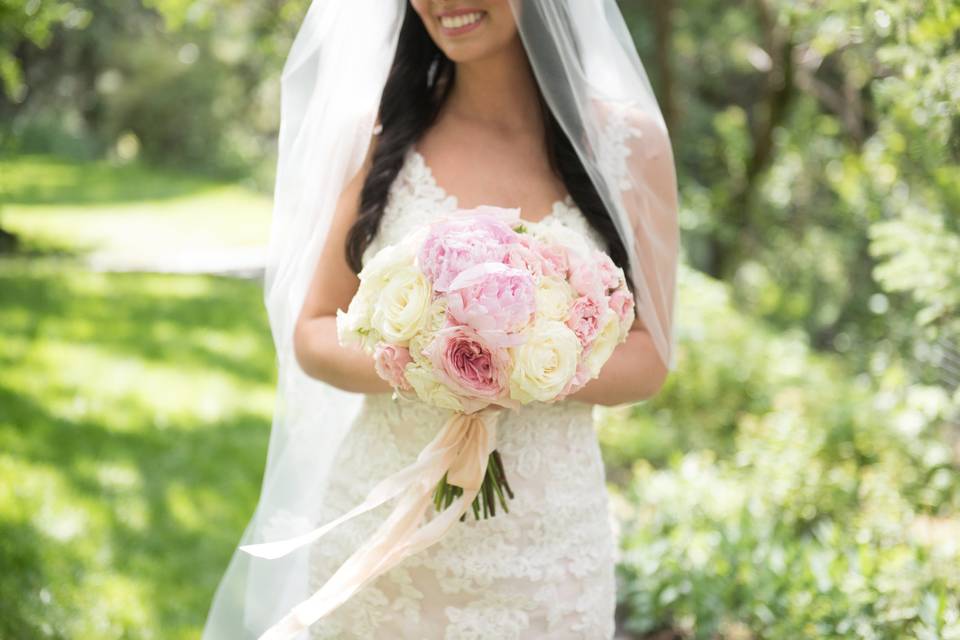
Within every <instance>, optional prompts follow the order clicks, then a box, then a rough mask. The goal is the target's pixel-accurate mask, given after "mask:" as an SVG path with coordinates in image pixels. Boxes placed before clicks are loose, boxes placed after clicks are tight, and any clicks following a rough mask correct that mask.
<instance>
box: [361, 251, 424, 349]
mask: <svg viewBox="0 0 960 640" xmlns="http://www.w3.org/2000/svg"><path fill="white" fill-rule="evenodd" d="M431 296H432V289H431V287H430V283H429V282H428V281H427V278H426V277H425V276H424V275H423V274H422V273H421V272H420V270H419V269H417V268H416V267H414V266H413V265H412V264H407V265H406V266H405V267H400V268H397V269H394V270H393V271H392V272H391V274H390V278H389V280H387V281H386V282H384V283H383V284H382V288H381V289H380V295H379V296H378V297H377V302H376V304H375V305H374V309H373V315H372V317H371V318H370V324H371V326H372V327H373V328H374V330H376V331H377V332H379V333H380V335H381V336H383V339H384V340H386V341H387V342H392V343H395V344H401V343H404V342H406V341H408V340H409V339H410V338H412V337H413V336H414V334H416V333H417V331H419V330H420V328H421V327H422V326H423V324H424V322H425V321H426V319H427V311H428V309H429V308H430V298H431Z"/></svg>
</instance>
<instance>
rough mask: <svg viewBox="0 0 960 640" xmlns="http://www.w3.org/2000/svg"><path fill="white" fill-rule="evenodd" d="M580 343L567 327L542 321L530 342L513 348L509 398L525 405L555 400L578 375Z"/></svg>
mask: <svg viewBox="0 0 960 640" xmlns="http://www.w3.org/2000/svg"><path fill="white" fill-rule="evenodd" d="M580 349H581V347H580V341H579V340H577V336H576V334H575V333H574V332H573V331H571V330H570V328H569V327H567V325H565V324H563V323H562V322H560V321H558V320H543V321H540V322H538V323H537V324H536V326H535V327H534V328H533V330H532V331H531V332H530V339H529V340H528V341H527V342H526V343H524V344H522V345H520V346H518V347H516V348H515V351H514V359H513V361H514V365H513V370H512V371H511V372H510V397H511V398H513V399H514V400H519V401H520V402H522V403H524V404H526V403H528V402H532V401H533V400H540V401H541V402H548V401H550V400H553V399H554V398H556V397H557V396H558V395H559V394H560V392H561V391H562V390H563V388H564V387H565V386H566V385H567V383H568V382H569V381H570V379H571V378H573V376H574V374H575V373H576V372H577V361H578V360H579V357H580Z"/></svg>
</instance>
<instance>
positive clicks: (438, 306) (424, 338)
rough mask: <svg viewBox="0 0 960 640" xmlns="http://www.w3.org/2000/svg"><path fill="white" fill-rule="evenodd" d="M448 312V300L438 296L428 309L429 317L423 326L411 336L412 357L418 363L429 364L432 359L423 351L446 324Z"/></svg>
mask: <svg viewBox="0 0 960 640" xmlns="http://www.w3.org/2000/svg"><path fill="white" fill-rule="evenodd" d="M446 314H447V301H446V300H445V299H443V298H437V299H436V300H434V301H433V303H431V305H430V308H429V309H427V318H426V320H425V321H424V323H423V327H421V329H420V331H418V332H417V333H416V334H415V335H414V336H413V337H412V338H410V345H409V348H410V357H411V358H413V361H414V362H416V363H417V364H420V365H423V366H429V363H430V360H429V358H427V357H426V356H424V355H423V354H422V351H423V349H425V348H426V347H427V345H429V344H430V342H432V341H433V338H434V334H435V333H436V332H437V331H439V330H440V329H441V328H442V327H443V326H444V324H445V322H446Z"/></svg>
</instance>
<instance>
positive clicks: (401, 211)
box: [310, 150, 617, 640]
mask: <svg viewBox="0 0 960 640" xmlns="http://www.w3.org/2000/svg"><path fill="white" fill-rule="evenodd" d="M454 209H456V199H455V198H454V197H452V196H449V195H447V194H446V193H445V192H444V191H443V190H442V189H440V188H439V187H438V186H437V183H436V181H435V180H434V179H433V176H432V174H431V172H430V170H429V167H427V165H426V163H425V162H424V160H423V158H422V156H420V155H419V154H418V153H416V152H415V151H413V150H411V151H410V152H408V154H407V157H406V159H405V163H404V166H403V168H402V170H401V172H400V173H399V174H398V176H397V179H396V180H395V181H394V183H393V185H392V186H391V191H390V196H389V199H388V204H387V207H386V209H385V211H384V216H383V219H382V220H381V227H380V231H379V233H378V235H377V237H376V239H375V241H374V243H372V244H371V245H370V247H369V248H368V251H367V252H366V253H365V254H364V257H365V259H366V258H367V257H370V256H371V255H372V254H373V252H375V251H377V250H378V249H379V248H380V247H382V246H384V244H385V243H392V242H396V241H397V240H399V239H400V238H401V237H402V236H403V235H404V234H406V233H407V232H409V231H411V230H412V229H413V228H415V227H416V226H417V225H420V224H423V223H424V222H426V221H427V220H430V219H431V218H432V217H434V216H437V215H440V214H442V213H445V212H450V211H452V210H454ZM544 222H546V223H548V224H565V225H568V226H570V227H572V228H574V229H577V230H580V231H582V232H583V233H585V234H586V235H587V236H588V237H590V238H591V242H593V243H594V244H595V246H598V247H603V246H604V245H603V241H602V238H601V237H600V236H599V235H598V234H596V233H595V232H592V229H590V228H589V225H588V224H587V222H586V220H584V219H583V217H582V214H580V212H579V210H578V209H577V208H576V207H575V206H573V205H572V203H571V202H570V201H569V200H568V201H566V202H559V203H556V204H555V205H554V207H553V211H552V212H551V213H550V214H549V216H548V217H547V218H545V219H544ZM450 413H451V412H450V411H449V410H445V409H439V408H436V407H431V406H429V405H426V404H424V403H422V402H418V401H411V400H404V399H402V398H397V399H393V397H392V396H391V395H390V394H372V395H368V396H365V398H364V402H363V405H362V408H361V411H360V413H359V415H358V416H357V418H356V420H355V422H354V424H353V425H352V427H351V430H350V431H349V433H348V434H347V436H346V437H345V439H344V442H343V444H342V445H341V447H340V449H339V450H338V452H337V457H336V460H335V462H334V467H333V469H332V471H331V480H330V485H329V489H328V492H327V496H326V500H325V503H324V505H323V510H322V514H321V521H322V522H328V521H330V520H332V519H334V518H336V517H338V516H339V515H341V514H343V513H345V512H346V511H348V510H349V509H351V508H352V507H354V506H355V505H357V504H359V503H360V502H362V501H363V499H364V498H365V497H366V494H367V492H368V491H369V490H370V489H371V488H372V487H373V486H374V485H375V484H376V483H377V482H379V481H380V480H381V479H382V478H384V477H385V476H387V475H388V474H390V473H393V472H394V471H397V470H399V469H401V468H402V467H404V466H406V465H408V464H410V463H411V462H413V461H414V460H415V459H416V457H417V454H418V453H419V452H420V451H421V450H422V449H423V447H424V446H425V445H426V444H427V443H428V442H429V441H430V440H431V439H432V438H433V437H434V435H436V433H437V432H438V431H439V429H440V428H441V427H442V426H443V424H444V423H445V421H446V419H447V418H448V417H449V416H450ZM593 425H594V422H593V407H592V405H588V404H584V403H581V402H576V401H565V402H562V403H557V404H542V403H533V404H530V405H526V406H524V407H522V408H521V409H519V410H517V411H506V412H504V413H503V414H502V417H501V420H500V422H499V424H498V427H497V433H498V444H497V448H498V450H499V451H500V453H501V458H502V460H503V463H504V468H505V472H506V473H507V475H508V478H509V479H510V483H511V486H512V487H513V490H514V494H515V498H514V499H513V500H511V501H510V502H509V506H510V512H509V513H502V512H500V511H498V513H497V515H496V516H495V517H493V518H489V519H486V520H474V518H473V515H472V512H470V511H469V510H468V516H467V519H466V520H465V521H464V522H458V523H456V524H455V525H454V527H453V528H452V529H451V530H450V531H448V532H447V534H446V535H445V536H444V537H443V538H442V539H441V540H440V541H439V542H437V543H436V544H434V545H432V546H431V547H428V548H427V549H425V550H423V551H421V552H420V553H418V554H415V555H413V556H410V557H409V558H407V559H405V560H404V561H403V562H401V563H400V564H399V565H397V566H396V567H394V568H393V569H391V570H390V571H388V572H387V573H385V574H384V575H382V576H380V577H379V578H377V579H376V580H374V581H373V582H371V583H370V584H368V585H367V586H365V587H363V588H362V589H361V590H360V591H358V592H357V593H356V594H355V595H354V597H353V598H351V599H350V600H348V601H347V602H345V603H344V604H342V605H341V606H340V607H339V608H338V609H336V610H335V611H333V612H332V613H331V614H329V615H328V616H326V617H325V618H323V619H321V620H319V621H318V622H317V623H315V624H314V625H313V626H312V627H311V629H310V632H311V637H312V638H315V639H321V638H322V639H331V638H338V639H341V640H343V639H347V638H363V639H364V640H369V639H371V638H390V639H391V640H392V639H394V638H396V639H401V638H411V639H413V638H416V639H418V640H420V639H441V638H442V639H444V640H494V639H496V640H508V639H515V640H520V639H523V640H528V639H547V638H550V639H552V640H567V639H574V638H576V639H582V640H609V639H610V638H612V637H613V634H614V608H615V602H616V597H615V591H616V589H615V577H614V566H615V563H616V554H617V549H616V544H615V541H614V537H613V530H614V528H613V523H612V522H611V520H610V512H609V510H608V496H607V492H606V486H605V472H604V467H603V462H602V459H601V456H600V449H599V445H598V443H597V439H596V433H595V431H594V426H593ZM317 428H323V425H317ZM393 507H394V502H393V501H391V502H389V503H387V504H384V505H381V506H380V507H378V508H377V509H374V510H373V511H370V512H368V513H365V514H363V515H361V516H359V517H357V518H354V519H352V520H350V521H348V522H346V523H344V524H342V525H340V526H339V527H337V528H336V529H334V530H333V531H331V532H330V533H328V534H327V535H325V536H324V537H323V538H322V539H321V540H319V541H318V542H317V543H315V544H314V545H313V547H312V548H311V552H310V556H311V559H310V563H311V585H310V587H311V592H312V591H313V590H315V589H317V588H319V587H320V586H321V585H322V584H323V583H324V582H325V581H326V580H327V579H328V578H329V577H330V575H332V574H333V572H334V571H335V570H336V569H337V568H338V567H339V566H340V565H341V564H342V563H343V561H344V560H345V559H346V558H347V557H348V556H349V555H350V554H351V553H352V552H353V551H354V550H355V549H356V548H357V546H358V545H359V544H360V543H361V542H363V541H364V540H366V539H367V538H368V537H369V536H370V535H371V534H372V533H373V531H374V530H375V529H376V528H377V526H378V525H379V524H380V523H381V522H382V521H383V520H384V519H385V518H386V516H387V515H388V514H389V513H390V511H391V510H392V509H393Z"/></svg>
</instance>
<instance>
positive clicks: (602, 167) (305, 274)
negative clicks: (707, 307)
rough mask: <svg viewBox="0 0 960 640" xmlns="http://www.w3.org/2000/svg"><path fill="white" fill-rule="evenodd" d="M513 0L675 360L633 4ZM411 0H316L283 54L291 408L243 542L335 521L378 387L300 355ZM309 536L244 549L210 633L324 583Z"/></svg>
mask: <svg viewBox="0 0 960 640" xmlns="http://www.w3.org/2000/svg"><path fill="white" fill-rule="evenodd" d="M507 1H508V2H509V3H510V5H511V8H512V10H513V12H514V16H515V17H516V18H517V25H518V28H519V32H520V37H521V40H522V42H523V45H524V48H525V49H526V52H527V55H528V58H529V61H530V65H531V67H532V70H533V72H534V75H535V77H536V80H537V82H538V84H539V87H540V90H541V92H542V93H543V96H544V98H545V100H546V102H547V104H548V105H549V107H550V109H551V110H552V111H553V114H554V115H555V117H556V118H557V120H558V121H559V123H560V124H561V126H562V127H563V129H564V131H565V132H566V133H567V135H568V137H569V138H570V139H571V142H572V143H573V146H574V148H575V149H576V152H577V154H578V155H579V157H580V159H581V161H582V163H583V165H584V167H585V168H586V170H587V173H588V174H589V176H590V178H591V179H592V181H593V183H594V185H595V186H596V188H597V191H598V192H599V194H600V197H601V199H602V200H603V202H604V204H605V205H606V208H607V210H608V212H609V213H610V215H611V218H612V220H613V222H614V225H615V226H616V229H617V232H618V233H619V235H620V237H621V239H622V240H623V243H624V246H625V248H626V250H627V256H628V259H629V263H630V265H629V270H628V271H629V273H630V275H631V277H632V281H633V285H634V295H635V299H636V310H637V315H638V316H639V318H640V320H641V321H642V323H643V325H644V328H645V329H646V330H647V331H648V333H649V334H650V337H651V340H652V343H653V344H654V346H655V348H656V352H657V354H658V356H659V358H660V359H661V361H662V362H663V363H664V364H665V365H666V366H667V368H668V369H669V370H673V369H674V366H675V355H676V354H675V351H676V350H675V344H676V336H675V332H674V331H673V326H674V292H675V279H676V272H677V260H678V250H679V231H678V227H677V192H676V178H675V173H674V163H673V155H672V151H671V147H670V140H669V137H668V132H667V130H666V126H665V123H664V120H663V116H662V115H661V112H660V109H659V107H658V104H657V101H656V98H655V97H654V94H653V90H652V88H651V86H650V82H649V79H648V78H647V74H646V72H645V70H644V68H643V65H642V63H641V62H640V59H639V57H638V56H637V53H636V50H635V48H634V45H633V40H632V38H631V36H630V33H629V31H628V30H627V27H626V25H625V23H624V20H623V16H622V15H621V13H620V10H619V8H618V7H617V4H616V2H615V1H614V0H507ZM408 2H409V0H313V2H312V3H311V5H310V7H309V9H308V11H307V13H306V16H305V18H304V21H303V24H302V26H301V27H300V30H299V31H298V33H297V36H296V38H295V40H294V42H293V46H292V47H291V49H290V52H289V55H288V57H287V60H286V63H285V65H284V68H283V74H282V83H281V122H280V133H279V156H278V163H277V175H276V184H275V192H274V208H273V218H272V225H271V230H270V239H269V248H268V254H267V265H266V272H265V276H264V303H265V305H266V308H267V311H268V315H269V320H270V328H271V332H272V334H273V340H274V345H275V348H276V353H277V361H276V362H277V370H278V377H277V396H276V408H275V412H274V418H273V425H272V430H271V433H270V441H269V449H268V454H267V463H266V469H265V472H264V478H263V484H262V488H261V494H260V499H259V503H258V505H257V507H256V510H255V512H254V514H253V516H252V518H251V520H250V522H249V524H248V525H247V528H246V530H245V531H244V533H243V535H242V538H241V539H240V541H239V542H238V547H239V546H240V545H245V544H252V543H259V542H265V541H270V540H277V539H283V538H289V537H293V536H295V535H298V534H301V533H304V532H307V531H309V530H311V529H313V528H314V527H315V526H317V525H318V524H320V523H318V522H317V518H318V514H319V513H320V510H321V507H322V504H323V500H324V492H325V487H326V485H327V479H328V473H329V469H330V466H331V464H332V462H333V460H334V456H335V454H336V451H337V447H338V446H339V445H340V443H341V442H342V440H343V437H344V436H345V435H346V433H347V431H348V430H349V428H350V426H351V425H352V424H353V422H354V420H355V418H356V417H357V414H358V411H359V408H360V403H361V400H362V398H363V396H362V395H360V394H354V393H349V392H345V391H342V390H340V389H337V388H336V387H333V386H331V385H328V384H325V383H323V382H320V381H318V380H316V379H313V378H310V377H308V376H307V375H306V374H305V373H304V372H303V371H302V370H301V369H300V367H299V365H298V363H297V361H296V359H295V357H294V351H293V331H294V326H295V323H296V319H297V316H298V315H299V312H300V308H301V306H302V304H303V300H304V298H305V294H306V288H307V286H308V284H309V282H310V279H311V276H312V273H313V269H314V266H315V264H316V261H317V259H318V257H319V255H320V251H321V249H322V248H323V245H324V241H325V238H326V235H327V231H328V229H329V226H330V222H331V219H332V216H333V212H334V209H335V206H336V204H337V200H338V198H339V195H340V193H341V191H342V189H343V187H344V186H345V185H346V183H347V182H348V181H349V179H350V178H351V177H352V176H353V175H355V173H356V172H357V171H358V170H359V169H360V166H361V164H362V162H363V159H364V157H365V155H366V152H367V147H368V145H369V143H370V140H371V134H372V131H373V128H374V125H375V123H376V119H377V109H378V105H379V101H380V97H381V94H382V91H383V87H384V83H385V82H386V79H387V74H388V72H389V70H390V66H391V63H392V61H393V56H394V51H395V48H396V45H397V40H398V35H399V33H400V28H401V25H402V22H403V20H404V16H405V14H406V6H407V3H408ZM451 4H452V5H456V3H455V2H454V3H451ZM424 81H425V82H426V79H424ZM625 270H627V269H626V268H625ZM223 499H224V500H229V499H231V498H230V496H223ZM308 551H309V549H308V548H304V549H301V550H298V551H297V552H294V553H291V554H289V555H286V556H283V557H281V558H276V559H264V558H257V557H253V556H250V555H247V554H245V553H243V552H242V551H240V550H239V548H238V549H235V550H234V553H233V556H232V558H231V561H230V563H229V565H228V567H227V570H226V572H225V574H224V576H223V577H222V579H221V582H220V585H219V587H218V589H217V591H216V595H215V597H214V599H213V603H212V605H211V607H210V611H209V614H208V618H207V621H206V626H205V628H204V633H203V638H204V639H205V640H240V639H246V638H257V637H259V636H260V634H261V633H263V632H264V631H265V630H266V629H268V628H269V627H271V626H272V625H273V624H274V623H276V622H277V621H278V620H279V619H280V618H282V617H283V616H284V614H285V613H286V612H287V611H289V610H290V609H291V608H292V607H293V606H295V605H296V604H297V603H299V602H301V601H302V600H304V599H305V598H306V597H308V596H309V595H310V594H309V591H308Z"/></svg>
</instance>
